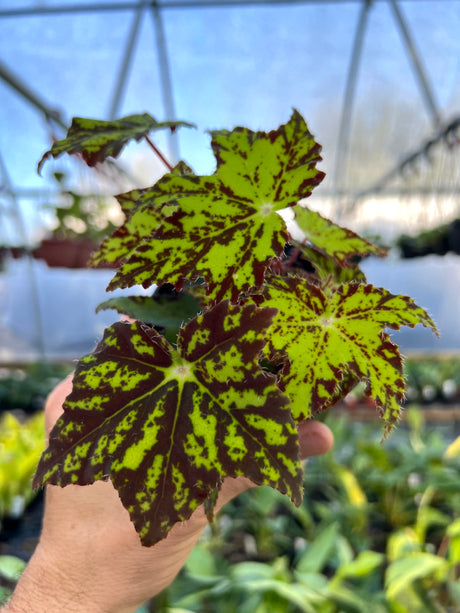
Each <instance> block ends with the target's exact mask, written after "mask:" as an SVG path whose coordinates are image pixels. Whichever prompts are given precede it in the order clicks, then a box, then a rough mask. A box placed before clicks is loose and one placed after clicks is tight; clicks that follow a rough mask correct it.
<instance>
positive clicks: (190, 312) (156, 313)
mask: <svg viewBox="0 0 460 613" xmlns="http://www.w3.org/2000/svg"><path fill="white" fill-rule="evenodd" d="M106 309H115V310H116V311H117V312H118V313H120V314H121V315H126V316H128V317H131V318H132V319H138V320H140V321H142V322H143V323H145V324H148V325H151V326H154V327H155V328H156V329H157V330H158V331H161V334H162V335H163V336H164V337H165V338H166V340H168V341H169V342H170V343H171V344H173V345H175V344H176V342H177V335H178V333H179V329H180V328H181V326H182V325H183V324H184V323H186V322H187V321H189V319H191V318H192V317H194V316H195V315H197V314H198V312H199V311H200V303H199V301H198V300H197V299H196V298H194V297H193V296H191V295H190V294H185V293H184V294H179V295H177V296H176V297H174V298H171V297H168V296H156V295H155V294H154V295H153V296H116V297H113V298H109V299H108V300H105V301H104V302H101V303H100V304H99V305H98V307H97V309H96V313H98V312H99V311H103V310H106Z"/></svg>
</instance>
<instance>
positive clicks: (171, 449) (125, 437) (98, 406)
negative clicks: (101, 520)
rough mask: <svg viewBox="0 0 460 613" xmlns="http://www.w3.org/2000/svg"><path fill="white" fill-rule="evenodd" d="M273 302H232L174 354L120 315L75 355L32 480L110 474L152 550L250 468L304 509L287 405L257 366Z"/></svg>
mask: <svg viewBox="0 0 460 613" xmlns="http://www.w3.org/2000/svg"><path fill="white" fill-rule="evenodd" d="M273 313H274V311H273V309H270V308H262V309H259V308H257V307H255V306H254V305H247V306H245V307H235V306H231V305H229V303H228V302H222V303H219V304H218V305H217V306H216V307H214V308H213V309H211V310H209V311H207V312H206V313H204V314H203V315H200V316H198V317H196V318H195V319H193V320H191V321H190V322H189V323H188V324H187V325H186V326H185V327H184V328H183V329H182V330H181V332H180V335H179V339H178V348H177V351H175V350H174V348H173V347H172V346H171V345H170V344H169V343H168V342H167V341H165V340H164V339H163V338H162V337H161V336H160V335H159V334H158V333H157V332H156V331H155V330H153V329H151V328H147V327H145V326H143V325H142V324H140V323H139V322H134V323H127V322H123V323H121V322H119V323H116V324H114V325H112V326H111V327H110V328H108V329H107V330H106V332H105V335H104V338H103V340H102V341H101V343H100V345H99V347H98V348H97V350H96V351H95V353H94V354H90V355H88V356H86V357H84V358H83V359H82V360H80V362H79V364H78V366H77V369H76V373H75V377H74V383H73V390H72V392H71V394H70V395H69V396H68V398H67V400H66V402H65V405H64V414H63V416H62V417H61V418H60V419H59V420H58V422H57V424H56V426H55V428H54V429H53V431H52V433H51V435H50V447H49V448H48V450H47V451H46V452H45V453H44V455H43V456H42V458H41V460H40V464H39V467H38V470H37V474H36V477H35V486H39V485H42V484H44V483H53V484H56V485H61V486H64V485H67V484H69V483H78V484H88V483H92V482H93V481H95V480H96V479H107V478H108V477H110V479H111V480H112V482H113V485H114V487H115V488H116V489H117V490H118V493H119V495H120V498H121V500H122V502H123V504H124V506H125V507H126V508H127V509H128V511H129V513H130V516H131V519H132V521H133V523H134V525H135V527H136V529H137V531H138V532H139V535H140V537H141V540H142V542H143V543H144V544H145V545H153V544H154V543H155V542H157V541H159V540H160V539H162V538H163V537H165V536H166V534H167V533H168V531H169V530H170V529H171V527H172V526H173V525H174V524H175V523H176V522H178V521H184V520H186V519H187V518H189V517H190V515H191V514H192V512H193V510H194V509H195V508H197V507H198V506H199V505H200V504H202V503H204V502H205V501H207V505H206V508H207V512H208V514H209V515H211V514H212V506H213V501H214V500H215V491H216V489H219V488H220V486H221V484H222V481H223V479H224V478H225V477H226V476H230V477H237V476H239V475H245V476H247V477H248V478H249V479H251V480H252V481H253V482H254V483H256V484H267V485H271V486H272V487H274V488H276V489H278V490H279V491H281V492H283V493H287V494H288V495H289V496H290V497H291V498H292V499H293V500H294V502H295V503H296V504H300V501H301V498H302V494H301V484H302V475H301V470H300V462H299V459H298V436H297V430H296V428H295V425H294V422H293V421H292V417H291V414H290V410H289V401H288V399H287V397H286V396H284V395H283V394H282V393H281V392H280V391H279V389H278V387H277V386H276V385H275V378H274V377H273V376H271V375H268V374H267V373H264V372H263V371H262V370H261V369H260V368H259V366H258V356H259V354H260V351H261V349H262V347H263V344H264V336H265V331H266V329H267V327H268V326H269V325H270V323H271V319H272V316H273Z"/></svg>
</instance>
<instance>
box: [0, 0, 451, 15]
mask: <svg viewBox="0 0 460 613" xmlns="http://www.w3.org/2000/svg"><path fill="white" fill-rule="evenodd" d="M360 1H361V0H190V1H187V0H166V1H165V0H163V1H162V2H157V6H158V8H160V9H178V8H179V9H182V8H206V7H209V8H211V7H212V8H215V7H221V6H226V7H229V6H258V5H273V4H281V5H284V4H287V5H289V4H320V3H323V4H344V3H350V2H360ZM374 1H375V2H384V1H385V2H386V1H387V0H374ZM409 1H412V2H420V1H421V0H405V2H409ZM425 1H427V2H432V0H425ZM444 1H446V0H444ZM450 1H451V2H458V0H450ZM150 4H151V5H152V6H153V5H154V4H155V3H154V2H150ZM137 6H138V4H137V2H134V1H132V2H111V3H110V4H107V3H98V2H95V3H94V4H88V3H82V4H78V3H76V4H71V5H66V4H61V5H56V6H37V7H21V8H9V9H0V18H1V17H36V16H39V15H62V14H66V13H67V14H68V13H95V12H102V11H104V12H116V11H130V10H133V9H136V8H137Z"/></svg>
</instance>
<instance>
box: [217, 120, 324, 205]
mask: <svg viewBox="0 0 460 613" xmlns="http://www.w3.org/2000/svg"><path fill="white" fill-rule="evenodd" d="M211 135H212V141H211V146H212V149H213V152H214V155H215V157H216V160H217V171H216V174H217V175H218V176H219V179H220V180H221V181H222V184H223V185H224V186H225V189H226V190H227V191H228V193H229V194H231V195H234V196H235V197H236V198H238V199H239V200H241V201H247V202H251V203H254V205H255V206H257V208H259V209H260V210H261V212H263V211H265V212H266V213H267V214H268V213H269V212H270V211H279V210H280V209H284V208H286V207H290V206H294V205H295V204H297V202H298V201H299V200H300V199H302V198H307V197H308V196H310V195H311V192H312V190H313V188H314V187H316V186H317V185H318V184H319V183H321V181H322V180H323V178H324V176H325V175H324V173H323V172H321V171H320V170H318V169H317V168H316V164H317V163H318V162H320V161H321V159H322V158H321V156H320V152H321V145H319V144H318V143H317V142H316V141H315V138H314V136H313V135H312V134H311V132H310V130H309V129H308V126H307V123H306V122H305V120H304V118H303V117H302V115H300V113H299V112H298V111H296V110H294V112H293V113H292V116H291V118H290V120H289V121H288V123H286V124H284V125H281V126H280V127H279V128H278V129H277V130H272V131H271V132H253V131H252V130H248V129H247V128H235V129H234V130H232V131H231V132H229V131H227V130H222V131H213V132H211Z"/></svg>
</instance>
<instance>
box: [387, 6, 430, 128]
mask: <svg viewBox="0 0 460 613" xmlns="http://www.w3.org/2000/svg"><path fill="white" fill-rule="evenodd" d="M390 5H391V7H392V9H393V13H394V16H395V20H396V23H397V25H398V26H399V30H400V33H401V37H402V39H403V42H404V44H405V46H406V50H407V53H408V55H409V58H410V60H411V62H412V69H413V71H414V73H415V77H416V79H417V80H418V84H419V87H420V89H421V92H422V97H423V100H424V102H425V105H426V107H427V110H428V113H429V114H430V115H431V120H432V122H433V128H435V129H436V128H438V127H439V125H440V123H441V116H440V114H439V111H438V107H437V104H436V101H435V98H434V93H433V91H432V89H431V86H430V84H429V81H428V77H427V76H426V74H425V70H424V68H423V65H422V61H421V59H420V57H419V54H418V53H417V50H416V48H415V44H414V41H413V40H412V36H411V34H410V32H409V28H408V26H407V23H406V21H405V19H404V17H403V14H402V13H401V10H400V8H399V6H398V3H397V2H396V0H390Z"/></svg>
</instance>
